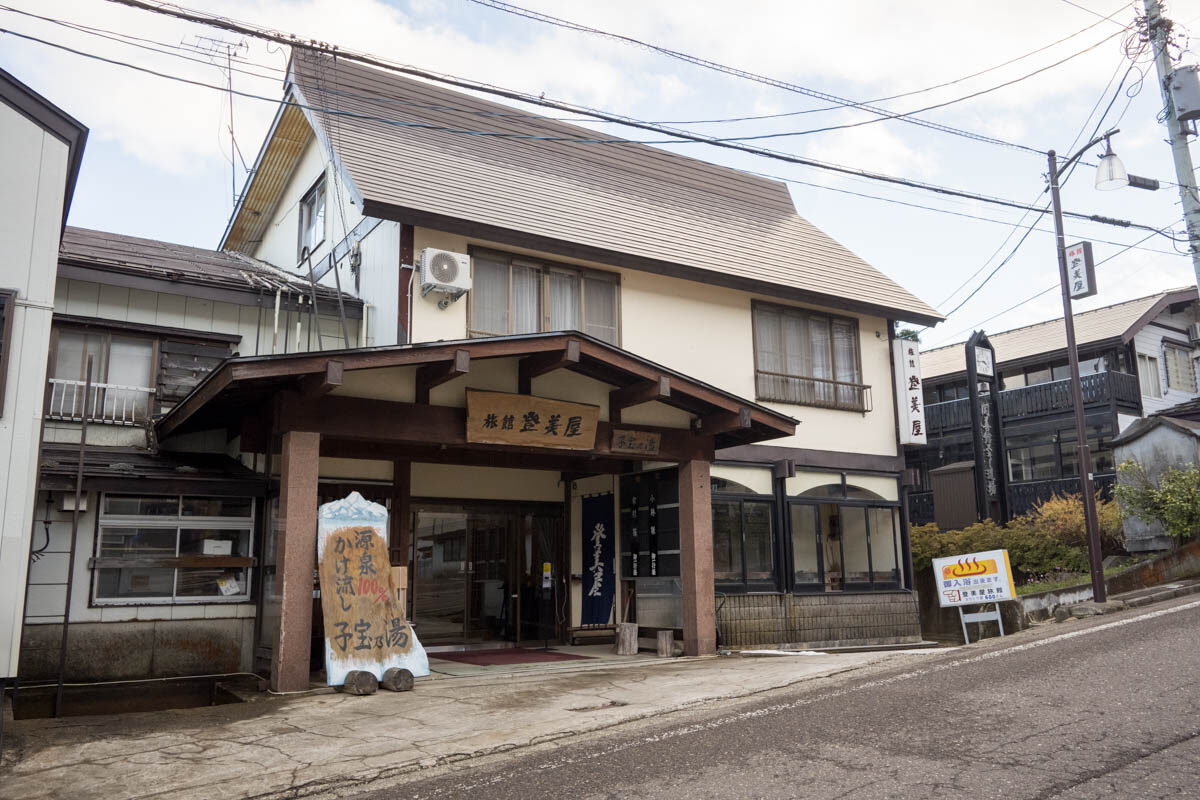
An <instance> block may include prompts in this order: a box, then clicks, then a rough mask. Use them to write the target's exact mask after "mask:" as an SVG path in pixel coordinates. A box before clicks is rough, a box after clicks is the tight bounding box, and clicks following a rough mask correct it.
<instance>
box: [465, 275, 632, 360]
mask: <svg viewBox="0 0 1200 800" xmlns="http://www.w3.org/2000/svg"><path fill="white" fill-rule="evenodd" d="M471 265H472V273H473V275H472V281H471V324H470V335H471V336H472V337H476V336H508V335H512V334H520V333H541V332H544V331H579V332H581V333H586V334H588V335H589V336H594V337H595V338H597V339H600V340H601V341H604V342H608V343H609V344H619V343H620V342H619V336H618V333H617V281H616V279H615V277H614V276H610V275H608V274H606V273H602V272H591V271H586V270H574V269H568V268H564V267H558V266H552V265H548V264H543V263H540V262H537V261H530V260H526V259H522V258H519V257H512V256H507V255H503V254H500V253H476V254H474V255H473V256H472V258H471Z"/></svg>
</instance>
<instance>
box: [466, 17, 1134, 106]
mask: <svg viewBox="0 0 1200 800" xmlns="http://www.w3.org/2000/svg"><path fill="white" fill-rule="evenodd" d="M471 1H472V2H473V1H474V0H471ZM489 5H490V4H489ZM493 7H494V6H493ZM1124 9H1125V6H1124V5H1122V6H1121V7H1120V8H1118V9H1117V10H1116V11H1114V12H1113V13H1111V14H1109V15H1108V16H1107V17H1104V18H1103V19H1101V20H1099V21H1097V22H1093V23H1092V24H1091V25H1088V26H1087V27H1085V28H1081V29H1079V30H1077V31H1075V32H1074V33H1072V34H1069V35H1067V36H1064V37H1062V38H1061V39H1055V40H1054V41H1053V42H1050V43H1049V44H1046V45H1042V46H1041V47H1039V48H1037V49H1036V50H1030V51H1029V52H1027V53H1024V54H1022V55H1019V56H1017V57H1016V58H1010V59H1008V60H1007V61H1004V62H1001V63H999V64H996V65H995V66H991V67H987V68H986V69H981V70H979V71H978V72H972V73H971V74H970V75H964V76H962V77H961V78H955V79H953V80H949V81H943V82H942V83H938V84H935V85H933V86H927V87H925V88H924V89H913V90H912V91H908V92H901V93H900V94H893V95H888V96H886V97H876V98H874V99H872V100H864V101H862V102H863V103H864V104H870V105H874V104H875V103H886V102H888V101H889V100H899V99H900V98H902V97H912V96H914V95H918V94H926V93H928V92H933V91H936V90H938V89H944V88H946V87H947V86H954V85H956V84H959V83H965V82H966V81H969V80H972V79H973V78H978V77H979V76H980V75H986V74H987V73H989V72H995V71H996V70H998V69H1003V68H1004V67H1007V66H1010V65H1012V64H1015V63H1017V62H1018V61H1024V60H1025V59H1027V58H1030V57H1032V56H1035V55H1037V54H1038V53H1042V52H1045V51H1046V50H1049V49H1050V48H1052V47H1055V46H1057V45H1060V44H1062V43H1063V42H1066V41H1069V40H1071V39H1074V38H1075V37H1076V36H1080V35H1082V34H1085V33H1087V32H1088V31H1090V30H1091V29H1092V28H1095V27H1098V26H1099V25H1102V24H1103V23H1105V22H1115V20H1113V19H1112V18H1113V17H1115V16H1116V15H1117V14H1119V13H1120V12H1121V11H1123V10H1124ZM1116 24H1118V25H1120V24H1121V23H1119V22H1118V23H1116ZM839 108H845V106H843V105H832V106H822V107H820V108H806V109H802V110H800V111H784V112H781V113H778V114H756V115H752V116H745V117H726V118H722V119H693V120H663V121H662V122H661V124H663V125H701V124H709V123H720V122H750V121H757V120H763V119H779V118H782V117H794V116H799V115H802V114H816V113H819V112H822V111H835V110H837V109H839Z"/></svg>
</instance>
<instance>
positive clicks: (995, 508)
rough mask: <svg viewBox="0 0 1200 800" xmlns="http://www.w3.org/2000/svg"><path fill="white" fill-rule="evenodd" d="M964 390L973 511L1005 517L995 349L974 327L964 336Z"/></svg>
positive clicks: (981, 515) (984, 516) (979, 515)
mask: <svg viewBox="0 0 1200 800" xmlns="http://www.w3.org/2000/svg"><path fill="white" fill-rule="evenodd" d="M966 349H967V392H968V395H967V396H968V398H969V399H968V402H969V403H970V404H971V433H972V439H973V440H974V445H975V511H976V517H977V518H978V519H980V520H983V519H987V518H991V519H993V520H996V521H997V522H1007V521H1008V497H1007V491H1006V488H1007V484H1008V481H1007V476H1006V475H1005V471H1004V469H1003V459H1002V458H1001V455H1002V453H1003V448H1002V442H1003V441H1004V438H1003V437H1004V434H1003V431H1002V430H1001V426H1000V413H999V411H1000V403H999V394H1000V389H999V386H998V385H997V384H998V383H999V380H998V377H997V375H996V351H995V350H994V349H993V348H992V345H991V342H989V341H988V338H987V334H985V333H984V332H983V331H975V332H974V333H973V334H971V338H970V339H968V340H967V348H966Z"/></svg>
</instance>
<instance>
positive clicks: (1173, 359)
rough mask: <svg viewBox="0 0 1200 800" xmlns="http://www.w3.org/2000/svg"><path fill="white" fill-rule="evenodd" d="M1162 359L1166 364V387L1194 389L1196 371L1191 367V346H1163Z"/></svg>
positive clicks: (1179, 389) (1186, 390)
mask: <svg viewBox="0 0 1200 800" xmlns="http://www.w3.org/2000/svg"><path fill="white" fill-rule="evenodd" d="M1163 361H1164V362H1165V363H1166V365H1167V388H1168V389H1176V390H1178V391H1181V392H1195V391H1196V373H1195V371H1194V370H1193V369H1192V351H1191V348H1187V347H1177V346H1175V345H1171V344H1168V345H1164V346H1163Z"/></svg>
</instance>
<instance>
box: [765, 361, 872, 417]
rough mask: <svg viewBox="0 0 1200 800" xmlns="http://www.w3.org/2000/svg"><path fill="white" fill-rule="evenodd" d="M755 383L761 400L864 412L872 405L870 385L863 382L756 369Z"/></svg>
mask: <svg viewBox="0 0 1200 800" xmlns="http://www.w3.org/2000/svg"><path fill="white" fill-rule="evenodd" d="M754 383H755V389H756V392H757V396H758V399H759V400H772V401H774V402H777V403H795V404H796V405H801V406H816V407H817V408H837V409H843V410H846V411H864V412H865V411H870V410H871V408H872V402H871V387H870V386H867V385H866V384H862V383H849V382H846V381H835V380H832V379H829V378H807V377H800V376H797V375H788V374H786V373H783V372H767V371H766V370H761V369H760V370H758V371H756V372H755V376H754Z"/></svg>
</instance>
